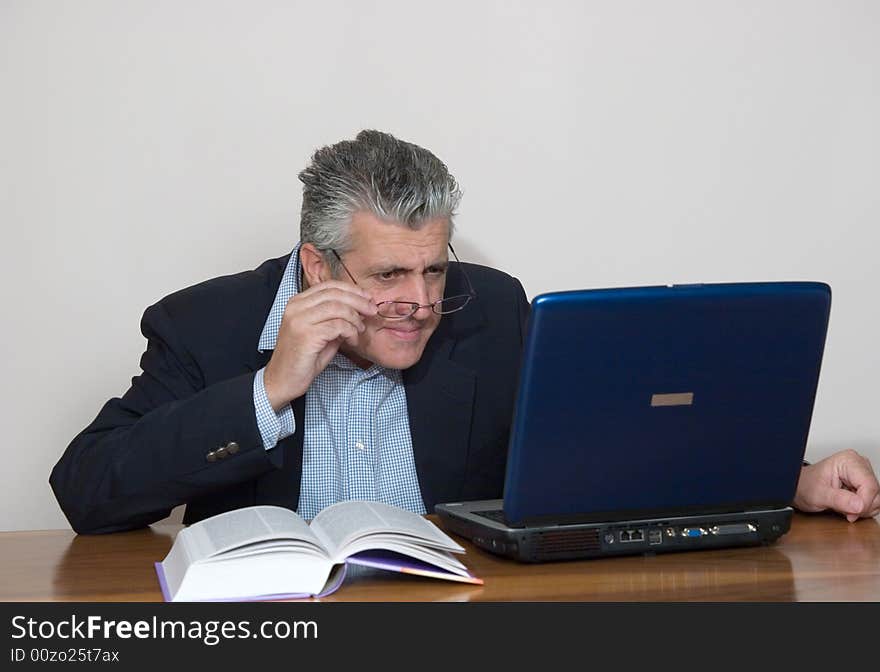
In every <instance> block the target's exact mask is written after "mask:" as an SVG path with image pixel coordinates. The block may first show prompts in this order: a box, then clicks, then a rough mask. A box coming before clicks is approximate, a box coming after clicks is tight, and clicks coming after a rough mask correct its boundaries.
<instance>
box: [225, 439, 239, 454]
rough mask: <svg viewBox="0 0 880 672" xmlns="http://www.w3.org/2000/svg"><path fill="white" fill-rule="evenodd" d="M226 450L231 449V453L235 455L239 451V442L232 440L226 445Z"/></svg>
mask: <svg viewBox="0 0 880 672" xmlns="http://www.w3.org/2000/svg"><path fill="white" fill-rule="evenodd" d="M226 450H227V451H229V454H230V455H235V454H236V453H237V452H238V444H237V443H236V442H235V441H230V442H229V443H228V444H227V445H226Z"/></svg>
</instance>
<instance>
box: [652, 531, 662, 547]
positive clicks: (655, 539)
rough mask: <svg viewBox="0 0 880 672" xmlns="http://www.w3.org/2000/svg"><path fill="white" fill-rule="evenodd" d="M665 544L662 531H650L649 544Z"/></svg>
mask: <svg viewBox="0 0 880 672" xmlns="http://www.w3.org/2000/svg"><path fill="white" fill-rule="evenodd" d="M662 542H663V531H662V530H648V543H649V544H651V546H655V545H657V544H660V543H662Z"/></svg>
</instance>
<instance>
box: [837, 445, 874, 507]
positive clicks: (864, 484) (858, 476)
mask: <svg viewBox="0 0 880 672" xmlns="http://www.w3.org/2000/svg"><path fill="white" fill-rule="evenodd" d="M841 472H842V473H841V474H840V478H841V481H842V482H843V484H844V485H845V486H846V487H847V488H849V489H850V490H853V491H854V492H855V493H856V494H857V495H858V496H859V497H860V498H861V501H862V507H863V508H862V510H861V511H859V513H860V514H866V513H867V512H868V511H870V510H871V509H872V508H873V504H874V500H875V499H877V497H878V495H880V483H878V482H877V477H876V476H875V475H874V470H873V468H872V467H871V463H870V462H869V461H868V460H867V459H865V458H863V457H861V456H859V459H857V460H853V461H851V462H846V463H844V464H843V465H842V469H841Z"/></svg>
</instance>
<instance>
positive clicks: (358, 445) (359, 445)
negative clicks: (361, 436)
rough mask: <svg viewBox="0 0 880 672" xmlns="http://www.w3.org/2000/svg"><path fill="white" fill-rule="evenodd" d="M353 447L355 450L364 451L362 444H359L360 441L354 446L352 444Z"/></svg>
mask: <svg viewBox="0 0 880 672" xmlns="http://www.w3.org/2000/svg"><path fill="white" fill-rule="evenodd" d="M354 447H355V448H357V449H358V450H364V448H365V446H364V444H363V443H361V442H360V441H358V442H357V443H356V444H354Z"/></svg>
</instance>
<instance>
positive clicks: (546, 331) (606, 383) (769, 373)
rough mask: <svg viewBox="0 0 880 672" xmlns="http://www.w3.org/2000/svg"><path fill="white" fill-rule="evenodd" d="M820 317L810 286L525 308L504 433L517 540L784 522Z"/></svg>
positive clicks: (813, 376) (659, 293)
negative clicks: (654, 526) (596, 530)
mask: <svg viewBox="0 0 880 672" xmlns="http://www.w3.org/2000/svg"><path fill="white" fill-rule="evenodd" d="M830 303H831V291H830V287H829V286H828V285H826V284H823V283H813V282H771V283H738V284H715V285H710V284H706V285H676V286H660V287H640V288H616V289H598V290H578V291H567V292H553V293H547V294H542V295H539V296H537V297H535V298H534V299H533V301H532V313H531V317H530V322H529V328H528V334H527V337H526V342H525V347H524V355H523V365H522V369H521V373H520V385H519V391H518V396H517V401H516V407H515V414H514V422H513V426H512V430H511V438H510V447H509V454H508V461H507V473H506V480H505V487H504V515H505V518H506V519H507V520H508V521H509V522H510V523H511V524H514V525H517V524H545V523H547V522H556V523H565V522H591V521H606V520H626V519H636V518H642V517H646V516H656V515H660V516H663V515H686V514H696V513H709V512H725V511H736V510H749V509H766V508H775V507H784V506H788V505H789V503H790V502H791V500H792V498H793V497H794V493H795V488H796V485H797V479H798V476H799V474H800V466H801V461H802V458H803V454H804V449H805V446H806V442H807V436H808V432H809V427H810V419H811V416H812V410H813V403H814V399H815V394H816V388H817V384H818V379H819V370H820V365H821V361H822V352H823V348H824V343H825V335H826V330H827V325H828V319H829V312H830Z"/></svg>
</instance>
